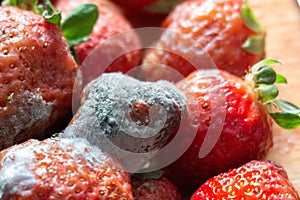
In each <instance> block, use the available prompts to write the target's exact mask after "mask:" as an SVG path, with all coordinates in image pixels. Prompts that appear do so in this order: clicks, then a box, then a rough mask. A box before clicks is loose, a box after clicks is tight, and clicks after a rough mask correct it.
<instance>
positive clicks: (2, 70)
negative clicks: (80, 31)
mask: <svg viewBox="0 0 300 200" xmlns="http://www.w3.org/2000/svg"><path fill="white" fill-rule="evenodd" d="M0 41H1V42H0V118H1V120H0V149H3V148H5V147H8V146H11V145H13V144H14V143H19V142H22V141H25V140H27V139H28V138H43V137H45V136H47V135H49V133H50V132H53V131H58V130H61V129H62V128H63V127H64V126H65V125H66V124H67V123H68V121H69V120H70V118H71V117H72V92H73V85H74V81H75V78H76V74H77V70H78V66H77V64H76V62H75V60H74V59H73V57H72V55H71V53H70V51H69V47H68V45H67V43H66V40H65V38H64V37H63V34H62V32H61V30H60V29H59V27H57V26H56V25H54V24H51V23H49V22H47V21H46V20H45V18H44V17H42V16H41V15H37V14H34V13H32V12H30V11H23V10H20V9H18V8H16V7H10V6H1V7H0Z"/></svg>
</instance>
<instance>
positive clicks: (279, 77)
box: [275, 74, 287, 83]
mask: <svg viewBox="0 0 300 200" xmlns="http://www.w3.org/2000/svg"><path fill="white" fill-rule="evenodd" d="M275 83H287V79H286V78H285V77H284V76H282V75H281V74H276V81H275Z"/></svg>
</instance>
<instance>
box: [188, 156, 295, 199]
mask: <svg viewBox="0 0 300 200" xmlns="http://www.w3.org/2000/svg"><path fill="white" fill-rule="evenodd" d="M206 199H207V200H210V199H274V200H275V199H294V200H298V199H300V198H299V194H298V193H297V191H296V189H295V188H294V186H293V185H292V184H291V183H290V181H289V179H288V177H287V174H286V172H285V171H284V169H283V168H282V167H281V166H279V165H278V164H275V163H272V162H268V161H251V162H248V163H246V164H244V165H243V166H241V167H239V168H236V169H232V170H230V171H228V172H226V173H223V174H220V175H218V176H215V177H213V178H211V179H209V180H208V181H206V182H205V183H204V184H203V185H202V186H201V187H199V188H198V189H197V190H196V191H195V193H194V194H193V196H192V197H191V200H206Z"/></svg>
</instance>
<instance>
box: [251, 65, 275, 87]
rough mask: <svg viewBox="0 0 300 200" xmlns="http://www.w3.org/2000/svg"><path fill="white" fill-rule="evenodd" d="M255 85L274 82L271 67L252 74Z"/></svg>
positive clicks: (273, 73)
mask: <svg viewBox="0 0 300 200" xmlns="http://www.w3.org/2000/svg"><path fill="white" fill-rule="evenodd" d="M254 81H255V83H256V84H267V85H270V84H273V83H275V81H276V72H275V71H274V70H273V69H272V68H271V67H267V66H266V67H262V68H260V69H259V70H258V71H257V73H255V74H254Z"/></svg>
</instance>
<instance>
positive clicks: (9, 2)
mask: <svg viewBox="0 0 300 200" xmlns="http://www.w3.org/2000/svg"><path fill="white" fill-rule="evenodd" d="M17 4H18V3H17V0H3V1H2V3H1V5H2V6H17Z"/></svg>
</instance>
